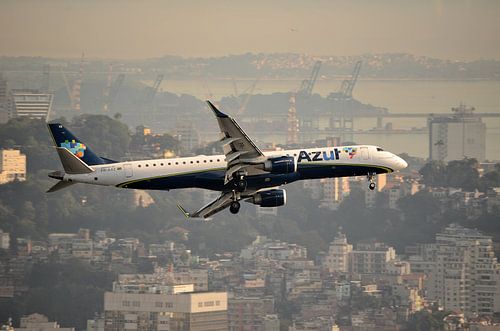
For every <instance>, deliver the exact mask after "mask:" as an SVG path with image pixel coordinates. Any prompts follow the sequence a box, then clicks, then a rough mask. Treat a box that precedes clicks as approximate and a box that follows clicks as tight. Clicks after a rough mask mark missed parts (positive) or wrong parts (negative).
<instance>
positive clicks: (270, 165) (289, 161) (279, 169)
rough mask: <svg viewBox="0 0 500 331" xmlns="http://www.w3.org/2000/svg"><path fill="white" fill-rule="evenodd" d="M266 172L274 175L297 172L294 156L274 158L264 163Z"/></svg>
mask: <svg viewBox="0 0 500 331" xmlns="http://www.w3.org/2000/svg"><path fill="white" fill-rule="evenodd" d="M264 170H265V171H269V172H270V173H272V174H289V173H292V172H295V171H297V163H296V162H295V160H294V158H293V157H292V156H280V157H273V158H269V159H267V160H266V162H264Z"/></svg>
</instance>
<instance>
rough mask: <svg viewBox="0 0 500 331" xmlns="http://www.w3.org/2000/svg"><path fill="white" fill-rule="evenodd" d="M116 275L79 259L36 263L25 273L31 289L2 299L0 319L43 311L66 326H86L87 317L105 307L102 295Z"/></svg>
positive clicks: (16, 319)
mask: <svg viewBox="0 0 500 331" xmlns="http://www.w3.org/2000/svg"><path fill="white" fill-rule="evenodd" d="M114 280H115V275H114V274H113V273H111V272H107V271H100V270H93V269H92V268H91V267H90V266H89V265H86V264H83V263H80V262H78V261H69V262H67V263H64V264H60V263H46V264H37V265H34V266H33V268H32V269H31V271H30V272H29V274H28V275H27V276H26V285H27V286H28V287H29V291H28V292H27V293H26V294H24V295H22V296H16V297H14V299H0V320H2V321H6V320H7V319H8V318H9V317H12V318H13V320H14V321H16V322H17V321H19V318H20V317H21V316H22V315H26V314H32V313H35V312H36V313H40V314H43V315H46V316H48V317H49V319H50V320H51V321H54V320H55V321H58V322H59V323H60V324H61V325H62V326H63V327H64V326H66V327H73V326H74V327H76V328H77V329H78V330H83V329H85V328H86V324H87V319H91V318H93V317H94V313H95V312H96V311H102V308H103V296H104V292H105V291H106V290H111V287H112V283H113V281H114Z"/></svg>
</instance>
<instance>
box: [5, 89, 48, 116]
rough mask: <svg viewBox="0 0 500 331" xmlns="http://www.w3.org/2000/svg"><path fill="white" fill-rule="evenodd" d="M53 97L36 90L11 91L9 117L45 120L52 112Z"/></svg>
mask: <svg viewBox="0 0 500 331" xmlns="http://www.w3.org/2000/svg"><path fill="white" fill-rule="evenodd" d="M53 97H54V95H53V94H50V93H41V92H40V91H38V90H12V91H10V100H9V103H10V115H9V116H10V118H13V117H29V118H41V119H47V118H48V117H49V115H50V111H51V110H52V100H53Z"/></svg>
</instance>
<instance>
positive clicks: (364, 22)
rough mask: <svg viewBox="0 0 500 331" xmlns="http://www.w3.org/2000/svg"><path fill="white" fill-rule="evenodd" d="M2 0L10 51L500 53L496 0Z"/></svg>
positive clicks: (2, 25)
mask: <svg viewBox="0 0 500 331" xmlns="http://www.w3.org/2000/svg"><path fill="white" fill-rule="evenodd" d="M0 8H1V10H0V45H1V46H0V55H8V56H12V55H15V56H21V55H22V56H48V57H78V56H79V55H80V53H81V52H82V51H85V52H86V53H87V54H88V56H89V57H90V58H119V59H131V58H149V57H159V56H162V55H166V54H173V55H181V56H188V57H193V56H203V57H204V56H220V55H227V54H240V53H246V52H256V53H258V52H266V53H271V52H295V53H307V54H313V55H355V54H362V53H392V52H397V53H411V54H416V55H426V56H432V57H438V58H445V59H459V60H471V59H479V58H487V59H499V58H500V43H498V32H499V31H500V21H499V20H498V12H499V9H500V3H499V2H498V1H485V0H479V1H469V0H458V1H451V0H433V1H393V0H382V1H369V0H357V1H326V0H320V1H305V0H292V1H283V0H279V1H263V0H258V1H225V0H216V1H177V0H176V1H131V0H125V1H111V0H105V1H85V0H73V1H64V0H47V1H36V0H24V1H15V0H3V1H2V2H1V3H0Z"/></svg>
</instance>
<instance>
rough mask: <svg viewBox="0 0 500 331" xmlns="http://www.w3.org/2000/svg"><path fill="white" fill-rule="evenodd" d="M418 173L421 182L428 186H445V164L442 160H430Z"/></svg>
mask: <svg viewBox="0 0 500 331" xmlns="http://www.w3.org/2000/svg"><path fill="white" fill-rule="evenodd" d="M419 173H420V174H421V175H422V182H423V184H425V185H428V186H446V164H445V163H444V162H442V161H430V162H428V163H426V164H425V165H424V166H423V167H422V169H420V171H419Z"/></svg>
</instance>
